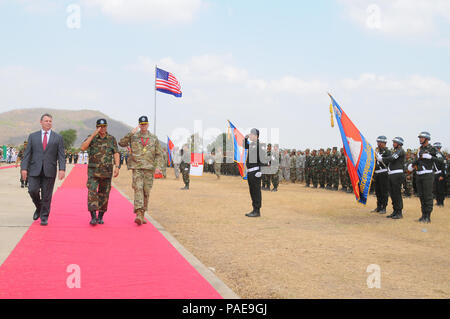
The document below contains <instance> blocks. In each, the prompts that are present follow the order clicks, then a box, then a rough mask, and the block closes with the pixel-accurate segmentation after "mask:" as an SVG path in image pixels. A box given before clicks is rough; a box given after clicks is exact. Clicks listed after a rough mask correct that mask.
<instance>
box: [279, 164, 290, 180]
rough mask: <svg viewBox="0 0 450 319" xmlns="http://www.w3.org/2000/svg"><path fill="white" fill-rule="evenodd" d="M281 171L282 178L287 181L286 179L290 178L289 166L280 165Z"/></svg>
mask: <svg viewBox="0 0 450 319" xmlns="http://www.w3.org/2000/svg"><path fill="white" fill-rule="evenodd" d="M281 173H282V176H283V178H284V180H286V181H288V180H290V179H291V176H290V175H291V169H290V168H289V167H282V168H281Z"/></svg>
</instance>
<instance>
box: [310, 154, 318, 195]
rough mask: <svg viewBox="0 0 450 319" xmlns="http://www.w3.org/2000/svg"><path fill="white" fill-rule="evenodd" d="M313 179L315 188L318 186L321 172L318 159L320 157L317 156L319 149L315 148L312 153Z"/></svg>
mask: <svg viewBox="0 0 450 319" xmlns="http://www.w3.org/2000/svg"><path fill="white" fill-rule="evenodd" d="M311 155H312V157H311V175H312V176H311V179H312V184H313V187H314V188H317V185H318V182H319V172H318V161H319V157H318V156H317V151H316V150H313V151H312V153H311Z"/></svg>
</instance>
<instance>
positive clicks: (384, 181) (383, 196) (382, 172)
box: [372, 136, 391, 214]
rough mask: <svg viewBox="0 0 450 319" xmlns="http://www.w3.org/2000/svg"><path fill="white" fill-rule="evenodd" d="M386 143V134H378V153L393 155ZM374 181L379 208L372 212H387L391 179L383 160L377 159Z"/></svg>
mask: <svg viewBox="0 0 450 319" xmlns="http://www.w3.org/2000/svg"><path fill="white" fill-rule="evenodd" d="M386 143H387V138H386V136H378V138H377V144H378V149H377V151H378V152H377V154H379V155H381V157H388V156H390V155H391V151H389V149H388V148H387V147H386ZM374 181H375V195H376V196H377V208H375V209H374V210H373V211H372V212H373V213H380V214H385V213H386V207H387V204H388V198H389V179H388V168H387V166H386V165H385V164H384V163H383V161H379V160H377V162H376V164H375V172H374Z"/></svg>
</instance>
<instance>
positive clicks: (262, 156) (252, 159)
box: [244, 128, 268, 217]
mask: <svg viewBox="0 0 450 319" xmlns="http://www.w3.org/2000/svg"><path fill="white" fill-rule="evenodd" d="M244 145H245V149H247V150H248V151H247V152H248V156H247V162H246V164H247V182H248V188H249V191H250V197H251V199H252V206H253V210H252V211H251V212H250V213H247V214H245V216H247V217H260V216H261V211H260V210H261V202H262V198H261V176H262V174H261V167H262V166H267V165H268V163H267V162H268V161H267V162H266V159H267V156H266V153H265V150H264V149H263V148H262V147H261V145H260V143H259V131H258V130H257V129H256V128H253V129H251V131H250V134H249V135H246V136H245V141H244Z"/></svg>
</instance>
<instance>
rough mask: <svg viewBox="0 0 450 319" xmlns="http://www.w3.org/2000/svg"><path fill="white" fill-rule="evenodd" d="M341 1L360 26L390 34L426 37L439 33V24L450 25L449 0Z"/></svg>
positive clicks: (347, 12) (348, 13)
mask: <svg viewBox="0 0 450 319" xmlns="http://www.w3.org/2000/svg"><path fill="white" fill-rule="evenodd" d="M338 2H339V3H341V4H342V5H343V6H344V8H345V12H346V14H347V15H348V16H349V17H350V19H352V20H353V21H355V22H356V23H358V24H359V25H360V26H362V27H364V28H366V29H372V30H373V31H374V32H381V33H384V34H389V35H395V36H402V35H407V36H418V35H420V36H423V35H428V34H433V33H437V32H439V30H438V29H439V25H438V21H441V22H443V23H446V24H448V23H450V1H448V0H378V1H374V0H338ZM377 8H378V9H379V10H377ZM377 22H379V23H377Z"/></svg>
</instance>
